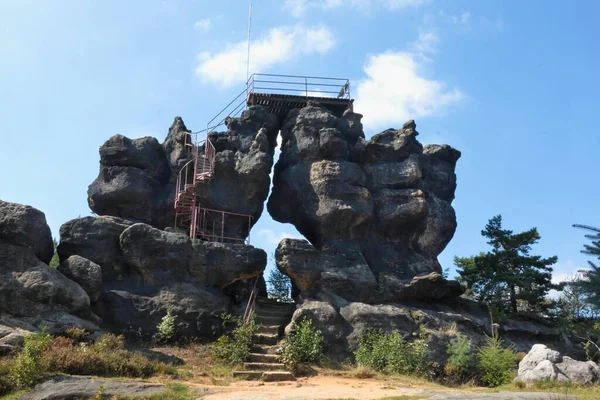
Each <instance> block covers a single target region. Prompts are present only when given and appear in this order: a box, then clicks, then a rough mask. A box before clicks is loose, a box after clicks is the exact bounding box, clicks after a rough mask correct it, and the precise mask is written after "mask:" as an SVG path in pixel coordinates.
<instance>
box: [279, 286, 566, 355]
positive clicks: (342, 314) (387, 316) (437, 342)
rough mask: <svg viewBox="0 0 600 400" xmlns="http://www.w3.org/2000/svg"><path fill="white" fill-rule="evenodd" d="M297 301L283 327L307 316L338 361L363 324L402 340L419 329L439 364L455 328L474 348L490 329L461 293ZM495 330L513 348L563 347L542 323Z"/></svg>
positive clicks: (482, 314)
mask: <svg viewBox="0 0 600 400" xmlns="http://www.w3.org/2000/svg"><path fill="white" fill-rule="evenodd" d="M298 302H299V305H298V307H297V309H296V311H295V312H294V315H293V317H292V323H291V324H290V325H288V326H287V327H286V332H287V333H289V332H290V331H291V330H292V329H293V328H294V323H295V322H297V321H299V320H301V319H302V318H305V317H306V318H310V319H311V320H312V321H313V323H314V324H315V326H316V327H317V328H318V329H320V330H321V331H322V333H323V338H324V344H325V345H324V348H325V349H326V350H327V353H328V355H329V356H330V357H332V358H333V359H337V360H339V361H344V360H345V359H347V358H348V357H351V356H352V351H353V350H354V349H356V348H357V346H358V342H359V339H360V337H361V336H363V335H364V334H365V333H366V332H367V330H369V329H381V330H382V331H384V332H393V331H398V332H400V334H402V336H403V337H405V338H407V339H408V340H411V339H414V338H416V337H417V336H418V335H420V334H421V333H422V332H424V334H425V340H426V341H427V343H428V348H429V355H430V357H431V358H432V359H433V360H434V361H436V362H437V363H439V364H440V365H444V364H445V363H446V361H447V358H448V353H447V344H448V343H449V341H450V340H451V339H453V338H455V337H456V335H457V334H458V333H461V334H463V335H465V336H467V337H468V338H469V340H471V343H472V345H473V347H474V348H477V347H480V346H483V345H484V344H485V343H486V335H491V334H492V332H491V324H490V320H489V313H488V311H487V309H486V307H485V306H483V305H481V304H478V303H475V302H473V301H469V300H466V299H462V298H458V299H447V300H445V301H444V302H438V303H434V302H427V303H423V302H410V303H404V304H400V303H388V304H366V303H359V302H348V301H346V300H344V299H343V298H341V297H339V296H335V295H330V294H329V295H328V294H325V293H324V292H319V293H317V295H316V299H303V298H300V299H298ZM498 329H499V333H500V336H501V337H502V339H503V340H504V341H505V344H506V345H513V346H514V347H515V349H516V350H517V351H528V350H529V349H530V348H531V346H533V345H534V344H535V343H538V342H540V341H543V342H545V343H548V344H552V345H553V346H554V347H556V348H560V349H562V350H565V351H566V350H567V349H566V348H565V346H564V343H563V341H562V337H561V335H560V333H559V332H558V330H556V329H555V328H554V327H552V326H549V325H546V324H542V323H539V322H533V321H528V320H516V319H515V320H511V321H506V322H504V323H502V324H500V326H499V328H498Z"/></svg>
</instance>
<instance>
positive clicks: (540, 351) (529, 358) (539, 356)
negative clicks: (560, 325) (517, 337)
mask: <svg viewBox="0 0 600 400" xmlns="http://www.w3.org/2000/svg"><path fill="white" fill-rule="evenodd" d="M545 360H548V361H550V362H551V363H553V364H556V363H559V362H561V361H562V357H561V355H560V353H559V352H558V351H556V350H552V349H550V348H548V347H546V346H545V345H543V344H535V345H533V347H532V348H531V350H529V352H528V353H527V355H526V356H525V357H523V359H522V360H521V362H520V363H519V371H518V372H519V374H522V373H523V372H525V371H527V370H530V369H533V368H535V367H536V365H538V364H539V363H541V362H542V361H545Z"/></svg>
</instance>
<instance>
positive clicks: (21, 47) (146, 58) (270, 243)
mask: <svg viewBox="0 0 600 400" xmlns="http://www.w3.org/2000/svg"><path fill="white" fill-rule="evenodd" d="M599 12H600V3H598V2H594V1H579V2H577V3H575V5H573V3H570V2H566V1H561V2H559V1H547V0H546V1H533V0H530V1H526V2H525V1H516V0H515V1H486V2H482V1H461V0H452V1H450V0H446V1H444V0H429V1H426V0H344V1H342V0H322V1H317V0H287V1H286V0H278V1H275V0H273V1H271V0H262V1H258V0H255V1H254V7H253V27H252V31H253V32H252V37H253V41H252V54H253V55H252V56H251V59H252V62H251V72H270V73H280V74H300V75H317V76H336V77H347V78H350V79H351V85H352V86H351V88H352V93H353V94H354V95H355V96H356V107H355V110H356V111H357V112H361V113H364V114H365V117H364V120H363V122H364V124H365V133H366V135H367V137H370V136H372V135H373V134H375V133H378V132H379V131H381V130H383V129H385V128H389V127H400V126H401V125H402V123H403V122H404V121H406V120H407V119H410V118H414V119H415V120H416V122H417V125H418V127H417V129H418V131H419V132H420V134H421V135H420V136H419V139H420V140H421V141H422V142H423V143H448V144H450V145H452V146H454V147H456V148H457V149H459V150H461V151H462V153H463V156H462V158H461V159H460V160H459V162H458V166H457V174H458V188H457V191H456V200H455V202H454V207H455V209H456V213H457V217H458V229H457V231H456V235H455V237H454V239H453V240H452V242H451V243H450V244H449V245H448V247H447V248H446V250H445V251H444V252H443V253H442V255H441V256H440V262H441V264H442V265H443V266H444V267H449V266H450V267H451V266H452V258H453V256H454V255H460V256H466V255H471V254H475V253H477V252H479V251H481V250H485V249H486V247H487V246H486V244H485V240H484V238H482V237H481V236H480V231H481V229H482V228H483V226H484V225H485V223H486V221H487V220H488V219H489V218H490V217H491V216H493V215H495V214H499V213H501V214H502V215H503V217H504V221H505V225H506V227H507V228H510V229H513V230H515V231H519V230H524V229H528V228H530V227H532V226H536V227H538V229H539V231H540V233H541V236H542V240H541V241H540V243H539V245H537V247H536V248H535V250H536V252H538V253H540V254H542V255H544V256H551V255H557V256H558V257H559V263H558V265H557V266H556V270H557V277H563V276H565V275H567V274H569V273H570V272H573V271H574V270H576V269H577V268H578V267H582V266H585V261H586V257H585V256H584V255H581V254H580V253H579V250H580V249H581V248H582V244H583V242H584V238H583V234H584V232H582V231H578V230H576V229H574V228H572V227H571V225H572V224H573V223H586V224H590V225H596V226H599V225H600V215H599V214H598V199H599V198H600V185H598V184H597V182H598V180H597V177H598V163H597V157H598V152H599V151H600V135H598V133H597V129H596V126H597V125H598V124H597V121H596V120H595V118H596V115H597V112H598V109H599V108H600V107H599V106H600V100H599V99H600V97H599V93H600V77H599V74H598V71H599V70H600V52H598V51H597V49H598V47H597V38H598V37H600V24H598V23H597V15H598V14H599ZM247 13H248V6H247V2H246V1H245V0H221V1H193V0H163V1H159V0H137V1H136V0H130V1H125V2H123V1H116V0H103V1H91V0H53V1H50V0H0V134H1V137H2V140H1V141H0V171H2V175H1V179H0V198H1V199H2V200H6V201H12V202H18V203H24V204H29V205H32V206H34V207H36V208H39V209H40V210H42V211H44V212H45V214H46V217H47V219H48V222H49V224H50V226H51V228H52V232H53V234H54V236H58V229H59V227H60V225H61V224H62V223H64V222H65V221H67V220H69V219H71V218H75V217H78V216H85V215H90V211H89V209H88V207H87V202H86V190H87V186H88V185H89V184H90V183H91V182H92V181H93V180H94V178H95V177H96V176H97V174H98V161H99V156H98V147H99V146H100V145H101V144H102V143H103V142H104V141H105V140H106V139H108V138H109V137H110V136H111V135H114V134H116V133H120V134H123V135H126V136H129V137H131V138H135V137H142V136H147V135H151V136H156V137H157V138H158V139H159V140H160V141H162V140H163V139H164V138H165V136H166V134H167V130H168V127H169V126H170V124H171V122H172V121H173V118H174V117H175V116H176V115H180V116H182V117H183V119H184V121H185V122H186V124H187V125H188V127H189V128H191V129H192V130H200V129H203V128H204V127H205V126H206V123H207V121H208V120H209V119H211V118H212V117H213V115H214V114H215V113H216V112H218V111H219V110H220V109H221V108H222V107H223V106H224V105H226V104H227V103H228V102H229V101H230V100H231V99H232V98H233V97H234V96H235V95H237V94H238V93H239V92H240V91H241V90H242V89H243V81H244V80H245V75H246V73H245V72H246V71H245V40H246V35H247V15H248V14H247ZM297 235H298V233H297V232H296V231H295V229H294V228H293V227H292V226H291V225H289V224H286V225H282V224H278V223H275V222H273V221H272V220H271V219H270V217H269V216H268V215H267V213H266V212H265V214H263V216H262V218H261V220H260V221H259V223H258V224H257V225H256V226H255V227H254V229H253V232H252V243H253V244H254V245H255V246H257V247H261V248H263V249H265V250H266V251H267V252H268V253H269V254H270V253H272V252H273V250H274V248H275V247H276V244H277V242H278V240H279V239H280V238H281V237H284V236H297Z"/></svg>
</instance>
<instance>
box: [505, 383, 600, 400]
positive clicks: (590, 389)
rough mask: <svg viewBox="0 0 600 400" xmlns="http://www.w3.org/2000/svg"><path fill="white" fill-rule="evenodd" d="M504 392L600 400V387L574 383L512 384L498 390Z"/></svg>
mask: <svg viewBox="0 0 600 400" xmlns="http://www.w3.org/2000/svg"><path fill="white" fill-rule="evenodd" d="M496 389H498V390H502V391H512V392H548V393H556V394H557V396H559V397H557V399H561V398H564V397H563V396H565V397H566V396H567V395H570V396H576V397H577V399H578V400H592V399H594V400H595V399H600V385H599V384H596V385H592V386H584V385H580V384H577V383H573V382H555V381H538V382H534V383H532V384H528V385H526V386H525V387H523V386H521V385H517V384H515V383H510V384H507V385H503V386H500V387H498V388H496Z"/></svg>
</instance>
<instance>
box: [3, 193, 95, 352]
mask: <svg viewBox="0 0 600 400" xmlns="http://www.w3.org/2000/svg"><path fill="white" fill-rule="evenodd" d="M53 253H54V250H53V244H52V236H51V234H50V228H49V227H48V225H47V224H46V217H45V216H44V213H42V212H40V211H38V210H36V209H35V208H32V207H29V206H23V205H20V204H15V203H8V202H5V201H0V346H14V345H20V344H21V343H22V341H23V335H24V334H25V333H26V332H29V331H33V330H37V329H40V328H41V327H43V326H46V327H47V328H48V331H50V332H56V331H60V330H64V329H65V328H66V327H81V328H86V329H89V330H96V329H98V327H97V325H96V323H95V322H97V317H96V316H94V315H93V314H92V312H91V310H90V298H89V296H88V294H87V293H86V292H85V290H84V289H82V288H81V286H79V285H78V284H77V283H75V282H73V281H72V280H70V279H68V278H66V277H65V276H64V275H63V274H61V273H60V272H58V271H57V270H55V269H54V268H51V267H50V266H48V265H47V264H46V262H48V261H50V258H52V254H53Z"/></svg>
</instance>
